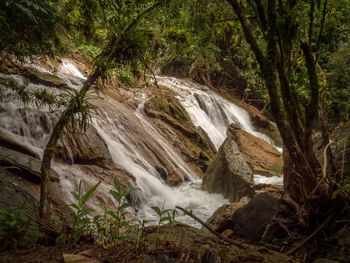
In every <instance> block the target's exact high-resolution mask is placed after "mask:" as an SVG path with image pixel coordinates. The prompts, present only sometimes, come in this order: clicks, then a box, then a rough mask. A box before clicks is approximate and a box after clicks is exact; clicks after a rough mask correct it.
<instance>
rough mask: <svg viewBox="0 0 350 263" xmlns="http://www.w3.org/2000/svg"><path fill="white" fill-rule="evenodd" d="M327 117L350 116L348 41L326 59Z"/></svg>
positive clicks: (349, 43) (341, 117) (344, 118)
mask: <svg viewBox="0 0 350 263" xmlns="http://www.w3.org/2000/svg"><path fill="white" fill-rule="evenodd" d="M327 68H328V70H329V77H328V92H329V96H330V105H329V117H330V118H332V119H334V120H335V121H338V120H346V119H349V117H350V42H347V43H345V44H343V45H341V46H340V48H339V49H338V50H337V51H336V52H334V53H333V54H332V55H331V56H330V58H329V61H328V64H327Z"/></svg>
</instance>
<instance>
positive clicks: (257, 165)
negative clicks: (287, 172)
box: [227, 124, 283, 176]
mask: <svg viewBox="0 0 350 263" xmlns="http://www.w3.org/2000/svg"><path fill="white" fill-rule="evenodd" d="M227 137H229V138H231V139H232V140H234V141H235V142H236V143H237V145H238V147H239V149H240V151H241V153H242V155H243V157H244V158H245V160H246V162H247V163H248V165H249V166H250V168H251V169H252V170H253V172H254V173H255V174H261V175H265V176H280V175H281V173H282V168H283V160H282V155H281V153H280V152H279V151H277V150H276V148H274V147H273V146H272V145H270V144H269V143H267V142H266V141H264V140H263V139H260V138H257V137H255V136H254V135H252V134H250V133H249V132H246V131H243V130H242V129H241V128H240V127H238V126H237V125H236V124H231V125H230V126H229V128H228V129H227Z"/></svg>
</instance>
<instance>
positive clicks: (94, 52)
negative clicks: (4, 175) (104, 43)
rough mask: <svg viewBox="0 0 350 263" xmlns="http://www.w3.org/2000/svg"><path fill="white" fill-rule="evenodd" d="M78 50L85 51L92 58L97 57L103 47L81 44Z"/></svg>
mask: <svg viewBox="0 0 350 263" xmlns="http://www.w3.org/2000/svg"><path fill="white" fill-rule="evenodd" d="M78 50H80V51H82V52H84V53H85V54H87V55H88V56H89V57H91V58H95V57H96V56H98V55H99V54H100V53H101V49H100V48H99V47H96V46H93V45H81V46H80V47H78Z"/></svg>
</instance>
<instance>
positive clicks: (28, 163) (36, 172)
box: [0, 146, 59, 184]
mask: <svg viewBox="0 0 350 263" xmlns="http://www.w3.org/2000/svg"><path fill="white" fill-rule="evenodd" d="M0 156H1V157H2V158H3V159H2V160H1V163H3V164H7V165H11V166H13V167H17V168H12V169H11V171H13V173H15V174H17V175H18V176H20V177H22V178H24V179H26V180H28V181H31V182H33V183H35V184H40V177H41V161H40V159H36V158H33V157H32V156H30V155H26V154H23V153H20V152H17V151H13V150H10V149H6V148H4V147H1V146H0ZM58 177H59V176H58V174H57V173H56V172H55V171H53V170H51V178H52V180H58Z"/></svg>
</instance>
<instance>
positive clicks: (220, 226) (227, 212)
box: [202, 202, 246, 233]
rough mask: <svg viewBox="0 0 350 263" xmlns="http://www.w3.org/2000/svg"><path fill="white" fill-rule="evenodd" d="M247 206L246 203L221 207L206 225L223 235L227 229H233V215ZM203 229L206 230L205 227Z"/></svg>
mask: <svg viewBox="0 0 350 263" xmlns="http://www.w3.org/2000/svg"><path fill="white" fill-rule="evenodd" d="M245 205H246V203H244V202H235V203H230V204H224V205H222V206H220V207H219V208H218V209H217V210H216V211H215V212H214V214H213V215H212V216H211V217H209V218H208V220H207V221H206V222H205V223H206V224H207V225H208V226H210V227H211V228H212V229H213V230H215V231H216V232H218V233H222V232H224V231H225V230H226V229H232V228H233V223H232V215H233V213H234V212H235V211H236V210H237V209H239V208H241V207H243V206H245ZM202 229H203V230H205V229H206V228H204V227H203V228H202Z"/></svg>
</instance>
